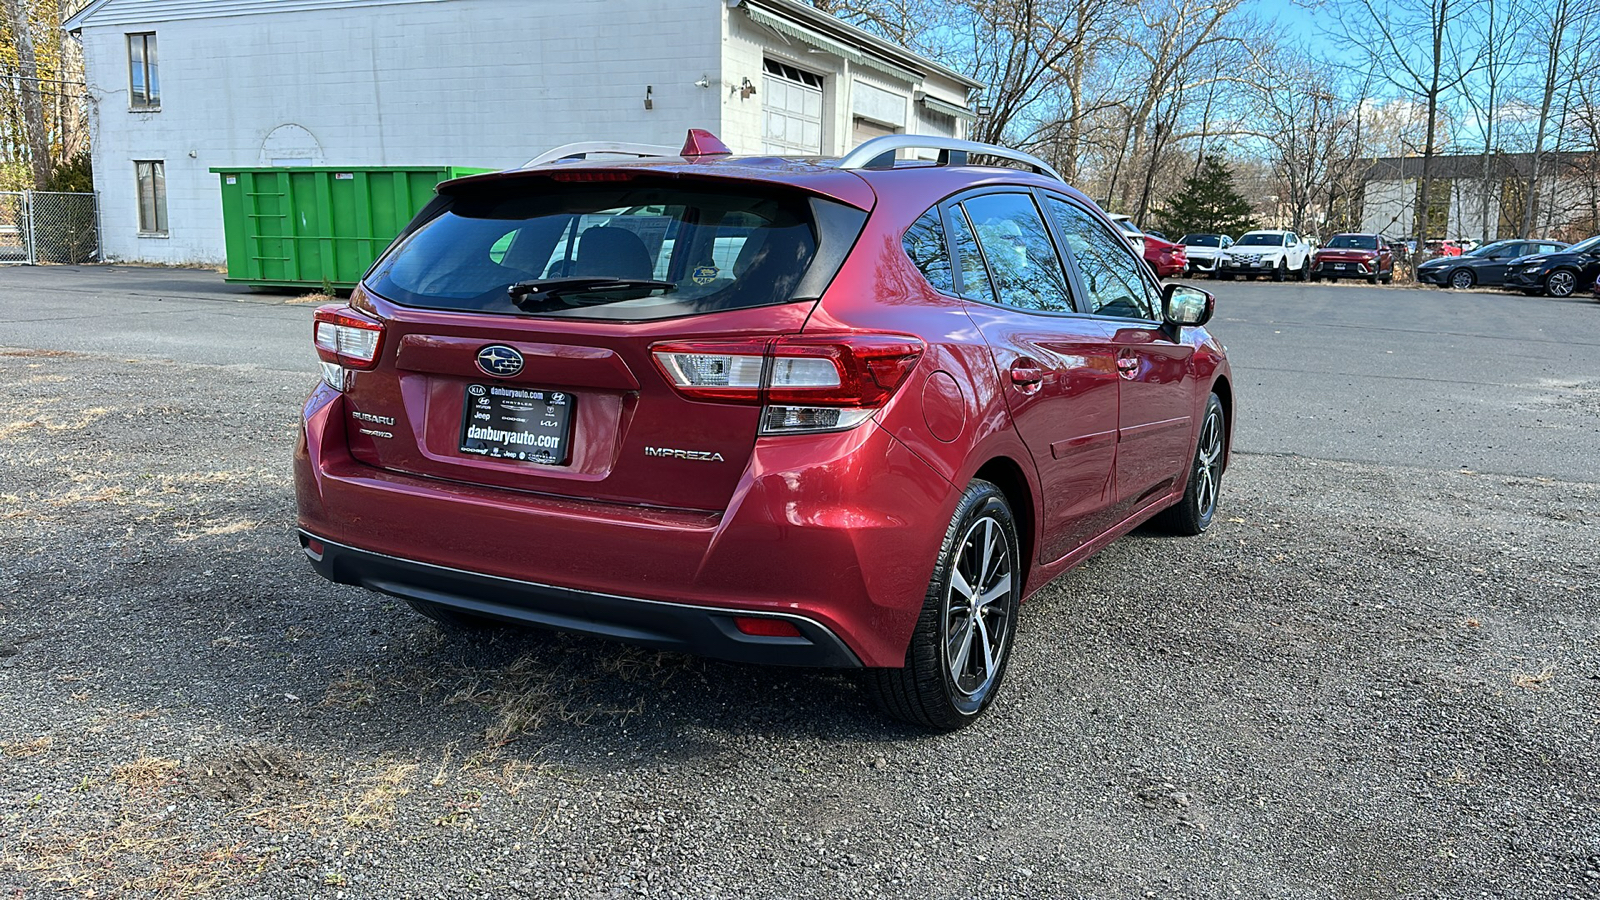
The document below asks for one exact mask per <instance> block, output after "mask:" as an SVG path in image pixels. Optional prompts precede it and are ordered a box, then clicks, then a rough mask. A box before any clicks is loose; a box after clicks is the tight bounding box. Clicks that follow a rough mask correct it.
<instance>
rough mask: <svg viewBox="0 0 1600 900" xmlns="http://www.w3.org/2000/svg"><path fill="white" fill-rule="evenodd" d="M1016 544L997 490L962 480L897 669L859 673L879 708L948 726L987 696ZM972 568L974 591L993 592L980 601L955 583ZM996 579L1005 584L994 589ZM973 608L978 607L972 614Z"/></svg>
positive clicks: (1016, 569) (1001, 673)
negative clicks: (956, 633) (998, 554)
mask: <svg viewBox="0 0 1600 900" xmlns="http://www.w3.org/2000/svg"><path fill="white" fill-rule="evenodd" d="M980 532H981V533H980ZM985 547H987V548H989V549H990V551H991V555H990V557H989V560H988V563H987V566H985V562H984V560H983V559H982V558H981V556H980V554H981V551H982V550H983V548H985ZM1019 547H1020V544H1019V542H1018V540H1017V527H1016V522H1015V520H1014V519H1013V518H1012V515H1011V505H1010V504H1009V503H1008V502H1006V497H1005V494H1003V493H1001V491H1000V489H999V488H997V487H995V486H994V485H993V484H990V483H989V482H987V481H982V480H974V481H973V482H972V483H971V484H969V485H967V489H966V491H965V492H964V493H963V494H962V495H961V500H960V502H958V503H957V504H956V511H955V515H954V516H952V517H951V519H950V527H949V528H948V529H946V530H945V535H944V541H943V543H941V544H940V547H939V560H938V562H937V563H936V564H935V565H934V567H933V577H932V578H930V579H929V581H928V593H927V595H926V597H925V598H924V599H923V605H922V615H921V616H919V617H918V619H917V627H916V630H915V631H914V632H912V634H911V643H910V644H909V645H908V646H907V647H906V664H905V667H904V668H900V669H868V670H867V671H866V673H865V675H866V678H865V680H866V687H867V690H868V692H869V693H871V694H872V696H873V699H875V700H876V701H877V702H878V705H879V706H880V707H881V708H882V709H883V710H884V712H886V713H888V714H889V715H891V716H893V717H894V718H896V719H900V720H901V721H904V722H910V723H912V724H913V725H920V726H922V727H924V728H930V729H934V730H937V731H954V730H956V729H958V728H962V727H965V726H967V725H970V724H972V723H973V722H974V721H976V720H977V718H978V716H979V715H981V714H982V713H983V711H984V710H985V709H987V708H988V707H989V704H990V703H992V702H993V701H994V698H995V696H996V695H997V694H998V693H999V691H1000V684H1001V682H1002V681H1003V680H1004V679H1005V674H1006V666H1007V664H1008V663H1009V662H1010V660H1011V646H1012V643H1013V642H1014V638H1015V637H1016V630H1017V629H1016V625H1017V609H1018V606H1019V601H1018V598H1019V597H1020V595H1021V593H1022V576H1023V571H1022V565H1021V559H1022V557H1021V553H1020V550H1019ZM1000 548H1004V551H1005V552H1004V554H1003V557H1004V558H1003V559H1000V558H995V557H994V556H993V551H994V550H997V549H1000ZM974 566H976V567H977V568H978V571H977V572H976V576H977V577H976V580H977V581H978V589H977V591H976V592H975V593H978V594H979V595H980V596H981V595H983V594H988V593H995V594H996V596H995V598H994V599H992V600H991V601H989V602H987V603H984V604H982V605H981V606H977V605H975V604H976V599H973V597H972V593H966V594H965V595H963V592H962V591H961V589H960V588H959V586H958V585H959V584H966V583H967V577H968V576H971V575H973V574H974V572H973V567H974ZM1002 567H1004V569H1003V570H1002ZM957 573H963V574H962V578H961V579H960V580H959V582H957V581H956V580H955V579H954V577H953V576H954V575H955V574H957ZM986 583H987V585H988V587H987V589H985V588H984V585H985V584H986ZM1002 583H1003V584H1005V585H1007V586H1008V587H1006V588H1002V586H1001V585H1002ZM964 597H965V599H964ZM974 609H978V610H980V611H979V612H978V613H977V614H976V615H973V612H972V611H973V610H974ZM963 617H964V618H963ZM962 625H965V626H966V627H965V628H964V629H963V631H964V633H965V634H966V635H967V637H966V639H965V640H963V641H961V652H959V653H958V655H957V658H956V659H954V660H952V659H951V654H952V653H955V652H957V651H956V649H955V648H952V647H951V646H950V645H951V640H950V638H951V634H952V628H953V627H954V628H960V627H961V626H962ZM974 626H976V627H974ZM991 628H992V629H995V630H998V631H999V637H998V639H995V638H993V637H992V635H991V630H990V629H991ZM980 644H981V645H982V646H979V645H980ZM975 651H987V652H985V653H984V656H983V657H982V658H979V657H974V656H973V655H972V654H973V653H974V652H975ZM969 669H970V672H969ZM956 670H960V674H959V675H958V674H957V671H956ZM980 670H982V671H981V672H980ZM969 675H970V677H968V676H969ZM980 676H981V677H980Z"/></svg>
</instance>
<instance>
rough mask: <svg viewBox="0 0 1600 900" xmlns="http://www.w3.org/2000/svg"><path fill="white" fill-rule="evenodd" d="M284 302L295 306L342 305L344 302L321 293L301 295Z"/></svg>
mask: <svg viewBox="0 0 1600 900" xmlns="http://www.w3.org/2000/svg"><path fill="white" fill-rule="evenodd" d="M283 302H285V303H293V304H304V305H309V304H312V303H342V302H344V301H342V300H340V299H339V298H338V297H335V296H334V295H332V294H325V293H323V292H321V291H318V292H317V293H314V294H301V295H300V296H298V297H290V298H289V299H287V300H285V301H283Z"/></svg>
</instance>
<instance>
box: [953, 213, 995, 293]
mask: <svg viewBox="0 0 1600 900" xmlns="http://www.w3.org/2000/svg"><path fill="white" fill-rule="evenodd" d="M950 230H951V232H953V233H952V235H951V236H952V237H953V238H955V245H956V259H957V260H959V261H960V263H961V296H963V297H966V298H967V299H969V300H982V301H983V302H985V303H993V302H995V296H994V285H993V284H990V283H989V270H988V269H986V268H984V265H983V254H982V253H980V252H978V241H977V239H976V238H974V237H973V236H972V226H971V225H969V224H968V223H967V216H966V213H964V212H962V211H961V206H960V205H959V204H957V205H955V206H952V207H950Z"/></svg>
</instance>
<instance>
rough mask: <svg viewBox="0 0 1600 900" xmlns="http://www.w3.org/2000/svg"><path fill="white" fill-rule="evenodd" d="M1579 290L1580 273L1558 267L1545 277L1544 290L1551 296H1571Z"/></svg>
mask: <svg viewBox="0 0 1600 900" xmlns="http://www.w3.org/2000/svg"><path fill="white" fill-rule="evenodd" d="M1577 290H1578V273H1577V272H1574V271H1572V270H1571V269H1557V270H1555V271H1554V272H1551V273H1550V274H1549V275H1546V276H1545V277H1544V292H1545V293H1546V294H1547V295H1549V296H1551V297H1571V296H1572V295H1573V294H1574V293H1575V292H1577Z"/></svg>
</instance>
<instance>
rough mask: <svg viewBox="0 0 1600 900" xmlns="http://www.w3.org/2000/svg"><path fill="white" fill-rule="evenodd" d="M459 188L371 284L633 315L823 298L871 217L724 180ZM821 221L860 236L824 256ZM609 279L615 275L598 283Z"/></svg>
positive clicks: (434, 302) (543, 311)
mask: <svg viewBox="0 0 1600 900" xmlns="http://www.w3.org/2000/svg"><path fill="white" fill-rule="evenodd" d="M458 190H460V191H461V193H459V194H457V195H454V196H449V197H445V198H442V199H441V200H439V201H436V202H435V204H434V205H433V206H432V207H431V208H430V213H433V214H434V215H433V218H431V219H429V220H427V221H426V222H425V223H423V224H422V225H421V226H420V227H417V228H416V229H415V230H414V231H412V232H411V233H409V234H407V235H405V236H404V237H403V238H402V239H401V240H400V241H398V242H396V244H395V245H394V246H393V247H391V248H390V250H389V251H388V253H386V254H385V255H384V257H383V258H382V260H380V261H379V263H378V264H377V265H376V266H375V267H374V268H373V270H372V272H371V273H370V274H369V275H368V276H367V279H366V284H367V286H368V287H369V288H370V289H371V290H373V291H374V292H376V293H377V294H379V295H380V296H382V297H385V298H387V299H389V300H391V301H393V302H395V303H399V304H401V305H405V306H417V307H423V308H427V309H446V310H464V311H471V312H484V313H503V314H508V315H533V316H560V317H568V318H601V319H623V320H629V321H637V320H644V319H662V318H671V317H675V316H687V315H696V314H699V313H707V312H714V311H719V310H728V309H742V308H746V307H752V306H765V305H770V304H775V303H786V302H789V301H791V300H796V299H802V298H810V297H816V296H819V295H820V293H821V289H822V288H825V287H826V286H827V282H828V281H829V280H831V278H832V276H833V274H834V272H836V271H837V269H838V266H839V264H840V263H842V262H843V256H844V253H843V252H840V250H839V247H838V245H839V244H840V243H841V242H842V243H843V245H844V252H847V251H848V249H849V245H850V244H853V243H854V241H855V237H856V235H858V234H859V233H860V225H861V224H862V223H863V222H864V220H865V214H864V213H860V212H859V211H857V210H853V209H850V208H848V207H842V206H840V205H839V204H834V203H830V202H828V201H823V200H818V199H814V198H807V197H806V196H804V195H801V194H798V193H791V192H787V191H780V192H777V193H773V192H770V191H761V190H755V191H752V190H749V189H745V190H742V191H734V190H727V189H722V188H721V186H716V185H708V186H704V187H682V186H676V185H673V186H664V185H648V184H633V183H630V184H613V183H600V184H588V183H575V184H573V183H560V182H554V181H551V180H546V179H530V180H529V181H528V182H526V183H523V184H512V185H507V184H505V183H504V182H499V183H495V182H491V183H488V184H480V185H463V186H462V187H461V188H459V189H458ZM819 218H820V219H825V220H830V221H836V220H839V219H841V218H842V219H844V220H845V226H846V227H845V230H846V231H848V230H849V225H850V223H851V222H853V223H854V232H853V233H850V234H846V235H840V234H838V233H837V232H838V231H839V229H838V228H837V227H835V228H834V229H833V230H834V232H835V234H833V235H832V236H831V238H829V239H827V240H824V241H822V242H821V243H824V244H828V245H830V246H829V247H827V248H824V252H822V253H821V254H819V237H820V236H821V231H822V230H823V228H822V227H819V226H826V225H827V222H822V223H819V221H818V220H819ZM819 256H820V257H825V258H819ZM819 268H824V269H828V270H827V271H823V272H816V271H814V270H816V269H819ZM808 274H810V275H811V276H812V277H809V278H808V277H807V276H808ZM606 279H610V280H613V281H615V282H616V284H611V285H601V286H593V285H596V283H597V282H601V281H603V280H606ZM585 280H586V281H587V284H585V283H584V282H585ZM563 281H564V283H563ZM541 282H542V283H543V284H540V283H541ZM513 288H515V290H513Z"/></svg>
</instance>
